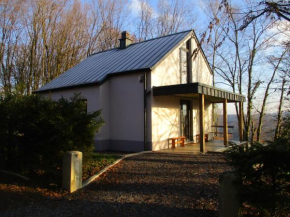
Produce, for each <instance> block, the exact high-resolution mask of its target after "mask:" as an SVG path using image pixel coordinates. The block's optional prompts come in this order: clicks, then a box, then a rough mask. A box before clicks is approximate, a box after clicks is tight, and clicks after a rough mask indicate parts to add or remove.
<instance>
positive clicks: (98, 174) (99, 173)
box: [82, 151, 152, 188]
mask: <svg viewBox="0 0 290 217" xmlns="http://www.w3.org/2000/svg"><path fill="white" fill-rule="evenodd" d="M150 152H152V151H142V152H138V153H134V154H127V155H125V156H123V157H122V158H121V159H119V160H116V161H115V162H114V163H112V164H110V165H109V166H106V167H105V168H104V169H102V170H101V171H100V172H98V173H97V174H95V175H93V176H92V177H90V178H88V179H87V180H86V181H84V182H83V185H82V188H83V187H85V186H87V185H88V184H90V183H91V182H93V181H94V180H95V179H97V178H98V177H99V176H100V175H102V174H103V173H105V172H106V171H107V170H108V169H110V168H111V167H113V166H115V165H116V164H118V163H120V162H121V161H122V160H124V159H125V158H128V157H133V156H137V155H141V154H145V153H150Z"/></svg>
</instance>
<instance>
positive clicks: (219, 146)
mask: <svg viewBox="0 0 290 217" xmlns="http://www.w3.org/2000/svg"><path fill="white" fill-rule="evenodd" d="M227 148H228V147H225V146H224V141H221V140H210V141H209V142H206V143H205V151H206V152H223V151H225V150H226V149H227ZM157 152H162V153H176V154H185V153H187V154H189V153H192V154H201V152H200V146H199V143H185V147H180V146H177V147H176V148H171V147H169V148H168V149H163V150H159V151H157Z"/></svg>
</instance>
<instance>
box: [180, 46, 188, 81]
mask: <svg viewBox="0 0 290 217" xmlns="http://www.w3.org/2000/svg"><path fill="white" fill-rule="evenodd" d="M187 57H188V49H187V48H186V43H184V44H183V45H182V47H181V48H180V83H181V84H187V83H188V67H187V64H188V63H187Z"/></svg>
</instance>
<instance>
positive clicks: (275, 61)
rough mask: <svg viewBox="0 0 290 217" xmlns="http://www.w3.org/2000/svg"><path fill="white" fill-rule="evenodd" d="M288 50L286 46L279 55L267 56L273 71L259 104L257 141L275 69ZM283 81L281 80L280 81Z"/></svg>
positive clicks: (259, 139) (276, 69) (259, 137)
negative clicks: (260, 104)
mask: <svg viewBox="0 0 290 217" xmlns="http://www.w3.org/2000/svg"><path fill="white" fill-rule="evenodd" d="M287 52H288V48H286V49H285V50H284V51H283V52H282V54H281V55H279V56H278V57H275V56H270V57H268V58H267V59H268V62H269V63H270V64H271V65H272V67H273V72H272V76H271V78H270V80H269V81H268V83H267V86H266V90H265V93H264V98H263V102H262V106H261V110H260V112H259V122H258V126H257V141H258V142H260V141H261V133H262V124H263V118H264V116H265V109H266V103H267V99H268V96H269V90H270V86H271V85H272V83H273V81H274V78H275V76H276V74H277V71H278V69H279V66H280V63H281V62H282V60H283V58H284V56H285V54H286V53H287ZM282 83H283V82H282Z"/></svg>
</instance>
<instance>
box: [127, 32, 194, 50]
mask: <svg viewBox="0 0 290 217" xmlns="http://www.w3.org/2000/svg"><path fill="white" fill-rule="evenodd" d="M190 31H192V29H190V30H185V31H182V32H175V33H172V34H169V35H163V36H158V37H156V38H150V39H147V40H144V41H139V42H134V43H132V44H130V46H131V45H135V44H140V43H144V42H148V41H152V40H155V39H160V38H165V37H169V36H173V35H178V34H181V33H185V32H190Z"/></svg>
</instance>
